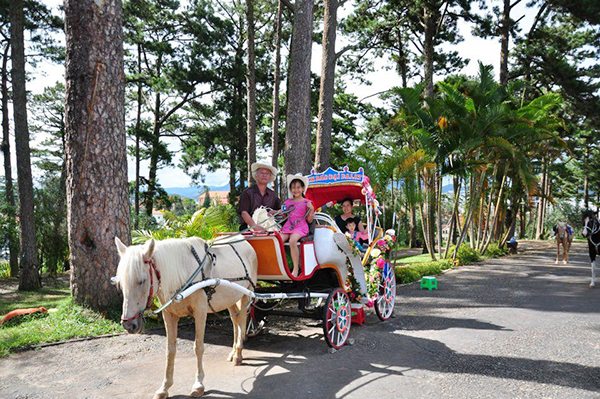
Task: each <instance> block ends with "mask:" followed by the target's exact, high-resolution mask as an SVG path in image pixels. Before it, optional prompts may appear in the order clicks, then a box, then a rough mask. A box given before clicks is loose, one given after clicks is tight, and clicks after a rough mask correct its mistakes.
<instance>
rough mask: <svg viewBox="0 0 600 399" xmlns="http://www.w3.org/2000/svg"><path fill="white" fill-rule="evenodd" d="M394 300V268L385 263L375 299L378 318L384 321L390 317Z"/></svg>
mask: <svg viewBox="0 0 600 399" xmlns="http://www.w3.org/2000/svg"><path fill="white" fill-rule="evenodd" d="M395 301H396V275H395V274H394V268H393V267H392V266H391V265H390V264H389V263H386V265H385V267H384V268H383V272H382V273H381V280H380V281H379V292H378V293H377V299H376V300H375V313H377V317H379V320H381V321H385V320H387V319H389V318H390V317H392V313H394V304H395Z"/></svg>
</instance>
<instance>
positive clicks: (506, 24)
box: [500, 0, 511, 86]
mask: <svg viewBox="0 0 600 399" xmlns="http://www.w3.org/2000/svg"><path fill="white" fill-rule="evenodd" d="M510 2H511V0H504V8H503V10H502V22H501V23H500V84H501V85H502V86H506V84H507V83H508V42H509V40H510V10H511V5H510Z"/></svg>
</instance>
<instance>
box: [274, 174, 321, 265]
mask: <svg viewBox="0 0 600 399" xmlns="http://www.w3.org/2000/svg"><path fill="white" fill-rule="evenodd" d="M286 180H287V182H288V197H289V198H288V199H287V200H285V202H284V207H285V210H286V212H289V215H288V218H287V221H286V222H285V224H284V225H283V227H282V228H281V231H280V233H281V239H282V241H283V242H286V241H288V240H289V242H290V255H291V257H292V263H293V265H294V266H293V269H292V275H293V276H294V277H298V274H299V273H300V266H299V263H300V253H299V251H298V241H299V240H300V239H301V238H302V237H306V236H307V235H308V231H309V227H308V224H309V223H311V222H312V220H313V215H314V212H315V208H314V207H313V204H312V202H311V201H310V200H308V199H306V198H304V195H305V194H306V189H307V188H308V179H307V178H306V177H305V176H303V175H302V174H300V173H299V174H295V175H288V176H287V179H286Z"/></svg>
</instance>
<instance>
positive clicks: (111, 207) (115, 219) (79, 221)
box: [65, 0, 130, 310]
mask: <svg viewBox="0 0 600 399" xmlns="http://www.w3.org/2000/svg"><path fill="white" fill-rule="evenodd" d="M122 26H123V21H122V5H121V1H120V0H105V1H103V2H100V3H99V2H96V1H94V0H65V33H66V44H67V53H66V54H67V57H66V82H67V85H66V107H65V120H66V158H67V208H68V216H67V220H68V226H69V249H70V252H71V291H72V293H73V297H74V299H75V301H76V302H77V303H79V304H85V305H88V306H90V307H92V308H94V309H98V310H105V309H108V308H114V307H118V306H119V304H120V303H119V302H120V301H119V295H118V294H117V291H116V289H115V288H114V287H113V286H112V285H111V284H110V277H111V276H113V275H114V273H115V271H116V267H117V264H118V261H119V257H118V254H117V250H116V248H115V244H114V238H115V237H119V238H120V239H121V240H122V241H123V242H125V243H128V242H129V241H130V233H129V203H128V184H127V154H126V142H125V76H124V72H123V29H122Z"/></svg>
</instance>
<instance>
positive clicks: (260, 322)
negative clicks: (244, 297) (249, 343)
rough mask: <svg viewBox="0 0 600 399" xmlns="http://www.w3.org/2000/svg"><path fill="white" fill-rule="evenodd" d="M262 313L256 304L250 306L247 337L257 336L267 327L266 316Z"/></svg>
mask: <svg viewBox="0 0 600 399" xmlns="http://www.w3.org/2000/svg"><path fill="white" fill-rule="evenodd" d="M261 313H262V312H261V311H260V310H258V309H257V308H255V307H254V305H252V306H250V309H249V310H248V320H247V322H246V337H248V338H252V337H256V336H257V335H258V334H260V332H261V331H262V330H263V328H264V327H265V318H264V316H263V315H262V314H261Z"/></svg>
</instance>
